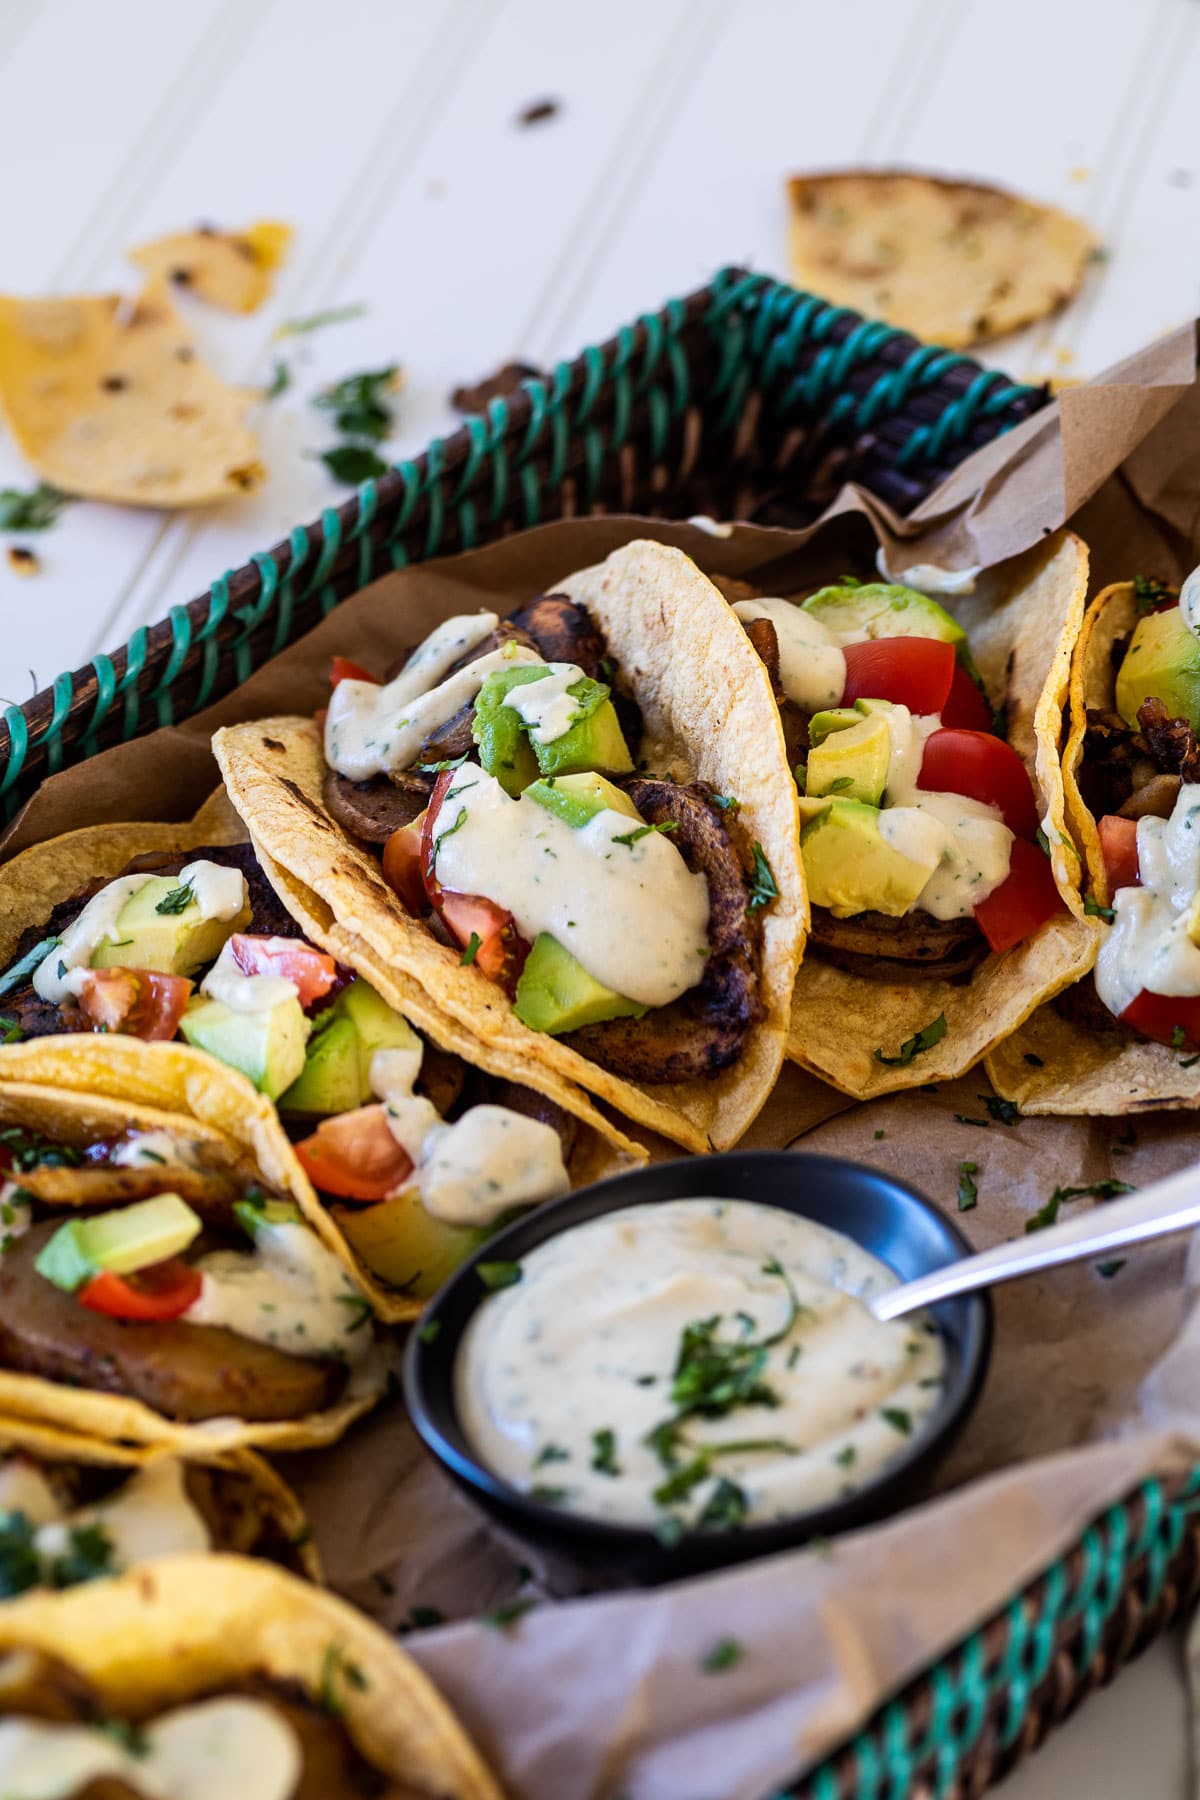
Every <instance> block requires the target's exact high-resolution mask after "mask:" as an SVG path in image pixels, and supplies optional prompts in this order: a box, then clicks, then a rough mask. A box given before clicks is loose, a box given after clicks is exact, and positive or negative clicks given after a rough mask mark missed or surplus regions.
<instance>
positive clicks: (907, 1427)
mask: <svg viewBox="0 0 1200 1800" xmlns="http://www.w3.org/2000/svg"><path fill="white" fill-rule="evenodd" d="M879 1416H880V1418H881V1419H886V1420H887V1423H888V1424H889V1425H890V1426H891V1428H892V1430H893V1431H898V1432H900V1433H901V1435H902V1436H904V1437H907V1436H908V1435H909V1433H910V1432H911V1430H912V1414H911V1413H908V1412H906V1411H905V1410H904V1408H903V1407H902V1406H881V1407H880V1409H879Z"/></svg>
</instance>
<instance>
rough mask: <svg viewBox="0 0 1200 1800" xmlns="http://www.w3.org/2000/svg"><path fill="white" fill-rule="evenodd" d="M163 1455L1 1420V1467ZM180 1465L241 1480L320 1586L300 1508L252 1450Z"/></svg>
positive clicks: (129, 1461) (138, 1462)
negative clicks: (14, 1461) (11, 1462)
mask: <svg viewBox="0 0 1200 1800" xmlns="http://www.w3.org/2000/svg"><path fill="white" fill-rule="evenodd" d="M165 1454H168V1452H165V1451H163V1450H161V1449H154V1448H151V1447H150V1446H149V1445H144V1444H117V1443H112V1444H105V1443H98V1442H97V1440H96V1439H95V1438H91V1437H82V1436H80V1435H79V1433H78V1432H74V1431H70V1430H66V1429H64V1428H63V1427H62V1426H61V1425H46V1424H43V1423H42V1422H41V1421H40V1420H37V1419H5V1418H0V1462H3V1460H4V1458H5V1457H7V1456H11V1455H17V1456H25V1457H29V1458H30V1459H31V1460H32V1461H33V1462H37V1463H84V1464H87V1465H89V1466H90V1467H93V1468H102V1469H140V1468H145V1467H146V1465H147V1464H148V1463H152V1462H155V1461H157V1460H158V1459H159V1458H160V1457H162V1456H163V1455H165ZM183 1460H184V1461H186V1462H199V1463H205V1464H208V1465H210V1466H211V1467H213V1468H218V1469H228V1470H230V1471H231V1472H232V1473H234V1474H237V1475H241V1476H242V1477H244V1479H245V1480H246V1481H247V1482H249V1483H250V1485H251V1486H252V1487H253V1488H254V1489H255V1490H256V1492H257V1494H258V1497H259V1500H260V1502H261V1504H262V1507H263V1510H264V1511H265V1512H266V1513H267V1514H268V1515H269V1517H270V1518H271V1519H272V1520H273V1522H274V1524H275V1525H276V1527H277V1528H278V1530H279V1533H280V1535H281V1536H282V1537H285V1538H286V1539H287V1541H288V1542H289V1543H290V1544H291V1545H292V1546H293V1549H294V1552H295V1556H296V1560H297V1562H298V1563H299V1565H300V1567H301V1569H302V1570H303V1572H304V1573H305V1575H307V1576H308V1578H309V1580H310V1581H318V1582H320V1581H324V1578H325V1576H324V1571H323V1569H322V1567H321V1558H320V1556H319V1555H318V1553H317V1547H316V1544H315V1543H314V1542H313V1536H312V1528H311V1526H310V1525H309V1523H308V1519H307V1517H306V1515H305V1512H304V1508H303V1507H302V1506H301V1504H300V1502H299V1500H297V1498H296V1496H295V1494H294V1493H293V1492H292V1490H291V1488H290V1487H289V1486H288V1485H287V1482H286V1481H283V1480H282V1479H281V1478H280V1476H278V1475H277V1474H276V1473H275V1470H274V1469H273V1468H272V1467H271V1465H270V1463H269V1462H266V1461H264V1459H263V1458H262V1457H261V1456H256V1455H255V1453H254V1451H253V1450H226V1451H223V1452H220V1453H209V1452H206V1453H204V1454H203V1455H199V1456H195V1457H186V1458H184V1459H183Z"/></svg>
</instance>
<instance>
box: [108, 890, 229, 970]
mask: <svg viewBox="0 0 1200 1800" xmlns="http://www.w3.org/2000/svg"><path fill="white" fill-rule="evenodd" d="M184 885H185V884H181V883H180V881H179V878H178V876H176V875H152V876H151V878H150V880H149V881H147V882H146V883H145V884H144V885H143V886H142V887H140V888H138V890H137V892H136V893H134V894H130V896H129V898H128V900H126V902H125V904H124V906H123V907H122V908H121V910H120V912H119V913H118V914H117V922H116V928H115V929H116V940H115V941H114V942H112V943H105V944H100V945H99V946H98V947H97V948H96V949H95V950H94V951H93V952H92V959H91V966H92V968H93V969H112V968H122V969H152V970H156V971H157V972H158V973H159V974H162V975H194V974H195V973H196V971H197V969H202V968H204V967H205V965H206V964H208V963H211V962H214V961H215V960H216V958H217V957H218V956H219V955H220V954H221V951H222V949H223V948H224V945H225V940H226V939H227V938H229V937H231V936H232V935H233V933H234V932H235V931H243V930H244V929H245V927H246V926H247V925H248V924H249V922H250V905H249V902H248V901H247V903H246V905H245V906H244V907H243V909H242V911H241V912H240V913H238V915H237V917H236V918H233V919H206V918H204V917H203V916H202V914H201V911H200V908H199V906H198V905H197V903H196V901H195V900H189V901H188V902H187V903H186V905H184V906H182V907H179V908H178V910H176V907H177V902H178V899H179V897H180V895H181V892H182V889H183V886H184ZM164 902H165V903H166V904H167V906H168V910H167V911H166V912H160V911H159V908H160V907H161V906H162V905H163V904H164Z"/></svg>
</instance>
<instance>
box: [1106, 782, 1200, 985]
mask: <svg viewBox="0 0 1200 1800" xmlns="http://www.w3.org/2000/svg"><path fill="white" fill-rule="evenodd" d="M1137 849H1138V874H1139V875H1140V877H1141V885H1140V886H1139V887H1125V888H1118V889H1117V892H1116V893H1115V894H1114V895H1113V896H1112V902H1111V904H1112V907H1113V912H1114V914H1115V917H1114V918H1113V922H1112V925H1111V926H1110V927H1109V929H1108V931H1106V932H1105V934H1104V941H1103V943H1102V944H1101V945H1100V954H1099V956H1098V957H1097V958H1096V971H1095V973H1096V992H1097V993H1098V994H1099V996H1100V998H1101V1000H1102V1001H1103V1002H1104V1004H1105V1006H1107V1008H1108V1010H1109V1012H1111V1013H1114V1014H1116V1015H1117V1016H1118V1017H1119V1016H1120V1014H1121V1013H1123V1012H1124V1011H1125V1008H1126V1007H1127V1006H1129V1005H1130V1004H1131V1003H1132V1002H1133V1001H1134V1000H1136V998H1137V996H1138V995H1139V994H1140V993H1141V991H1142V989H1143V988H1145V989H1147V990H1148V991H1149V992H1150V993H1152V994H1175V995H1179V996H1192V995H1196V994H1200V944H1198V943H1196V942H1194V941H1193V938H1192V936H1191V935H1190V933H1191V932H1195V934H1196V937H1197V938H1200V785H1197V784H1195V783H1187V784H1185V785H1184V786H1182V787H1181V788H1180V790H1179V797H1178V798H1177V800H1176V802H1175V805H1174V807H1173V808H1172V810H1171V816H1170V818H1169V819H1153V818H1145V819H1139V820H1138V822H1137Z"/></svg>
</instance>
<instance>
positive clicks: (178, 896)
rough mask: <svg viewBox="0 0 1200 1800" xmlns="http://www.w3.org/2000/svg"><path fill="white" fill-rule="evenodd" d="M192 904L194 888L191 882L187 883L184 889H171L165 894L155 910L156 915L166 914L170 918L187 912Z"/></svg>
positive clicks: (184, 884)
mask: <svg viewBox="0 0 1200 1800" xmlns="http://www.w3.org/2000/svg"><path fill="white" fill-rule="evenodd" d="M191 904H192V886H191V883H190V882H188V881H185V882H184V883H183V886H182V887H175V888H171V889H170V891H169V892H168V893H165V894H164V895H163V897H162V899H161V900H160V901H159V903H158V905H157V906H156V907H155V909H154V910H155V912H156V913H165V914H167V915H168V916H170V915H173V914H175V913H181V912H186V911H187V909H188V907H189V906H190V905H191Z"/></svg>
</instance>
